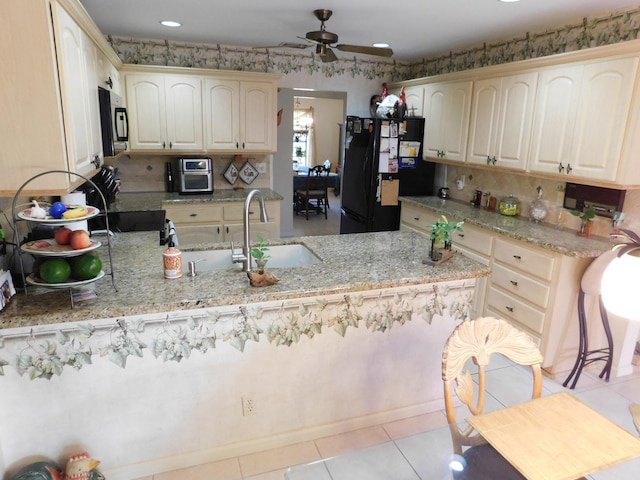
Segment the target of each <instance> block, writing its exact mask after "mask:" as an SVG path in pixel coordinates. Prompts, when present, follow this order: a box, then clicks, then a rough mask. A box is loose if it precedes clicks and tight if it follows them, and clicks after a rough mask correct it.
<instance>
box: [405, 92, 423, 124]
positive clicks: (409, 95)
mask: <svg viewBox="0 0 640 480" xmlns="http://www.w3.org/2000/svg"><path fill="white" fill-rule="evenodd" d="M404 97H405V101H406V105H407V116H408V117H422V116H423V113H424V110H423V103H424V86H423V85H417V86H414V87H405V88H404Z"/></svg>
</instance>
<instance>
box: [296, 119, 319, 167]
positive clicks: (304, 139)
mask: <svg viewBox="0 0 640 480" xmlns="http://www.w3.org/2000/svg"><path fill="white" fill-rule="evenodd" d="M313 128H314V127H313V107H310V108H296V109H294V111H293V155H292V159H293V169H294V170H298V169H300V167H307V168H308V167H312V166H313V165H314V163H313V158H314V150H315V143H314V135H313Z"/></svg>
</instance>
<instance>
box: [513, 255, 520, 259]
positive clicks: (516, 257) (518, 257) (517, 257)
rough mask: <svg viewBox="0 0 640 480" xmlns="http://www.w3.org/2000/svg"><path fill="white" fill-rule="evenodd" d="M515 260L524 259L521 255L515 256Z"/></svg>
mask: <svg viewBox="0 0 640 480" xmlns="http://www.w3.org/2000/svg"><path fill="white" fill-rule="evenodd" d="M513 258H515V259H516V260H522V257H521V256H520V255H514V256H513Z"/></svg>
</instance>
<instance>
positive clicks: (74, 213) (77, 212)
mask: <svg viewBox="0 0 640 480" xmlns="http://www.w3.org/2000/svg"><path fill="white" fill-rule="evenodd" d="M88 214H89V210H88V209H87V207H73V208H69V209H68V210H67V211H66V212H64V213H63V214H62V218H80V217H84V216H86V215H88Z"/></svg>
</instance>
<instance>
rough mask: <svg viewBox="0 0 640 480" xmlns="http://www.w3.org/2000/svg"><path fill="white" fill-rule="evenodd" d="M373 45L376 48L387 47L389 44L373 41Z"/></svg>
mask: <svg viewBox="0 0 640 480" xmlns="http://www.w3.org/2000/svg"><path fill="white" fill-rule="evenodd" d="M373 46H374V47H377V48H387V47H388V46H389V44H388V43H374V44H373Z"/></svg>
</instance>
